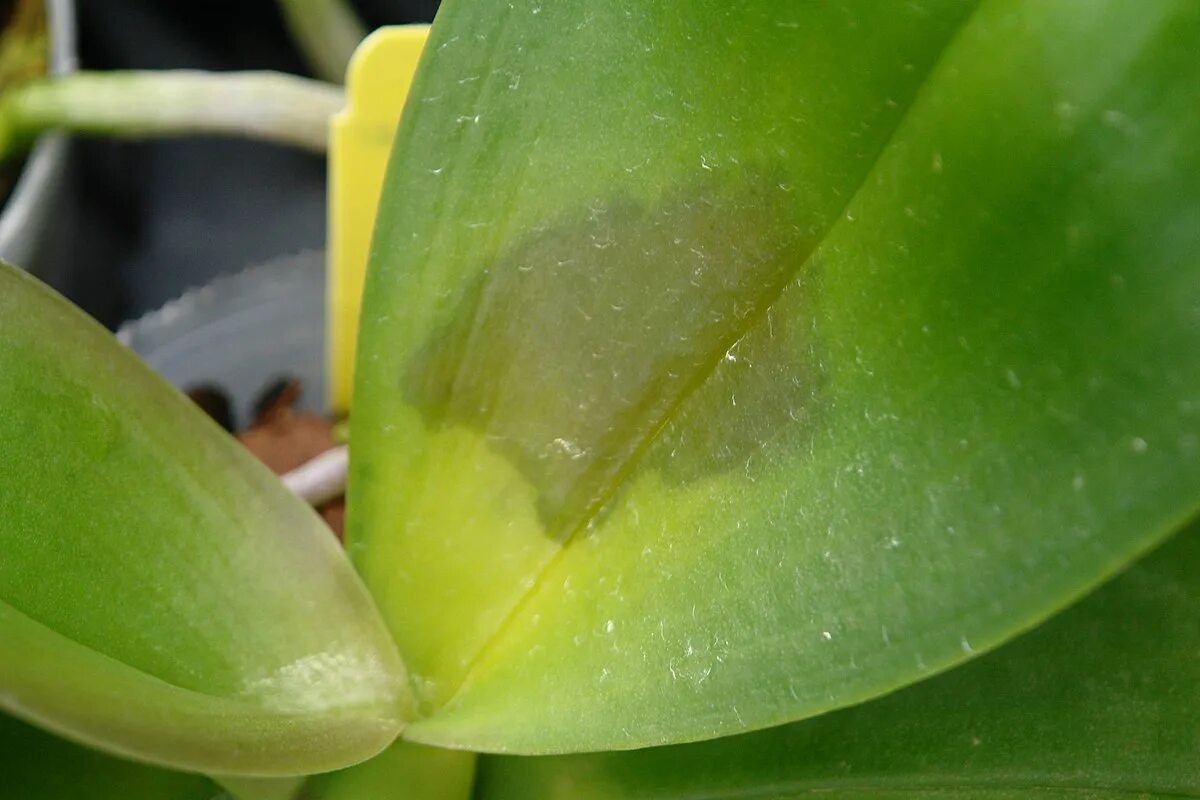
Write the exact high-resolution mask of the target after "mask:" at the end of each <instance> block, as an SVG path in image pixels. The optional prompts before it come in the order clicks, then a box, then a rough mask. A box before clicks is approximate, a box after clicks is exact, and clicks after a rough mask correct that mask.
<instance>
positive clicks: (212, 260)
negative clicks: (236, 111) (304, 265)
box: [47, 0, 437, 327]
mask: <svg viewBox="0 0 1200 800" xmlns="http://www.w3.org/2000/svg"><path fill="white" fill-rule="evenodd" d="M355 5H356V7H357V9H358V11H359V13H360V15H361V16H362V18H363V20H364V22H366V23H367V25H368V27H372V28H373V27H377V26H379V25H384V24H389V23H404V22H428V21H430V20H432V19H433V14H434V11H435V10H436V8H437V2H436V0H359V1H358V2H356V3H355ZM77 10H78V15H79V48H80V59H81V66H82V67H83V68H84V69H168V68H195V69H209V70H235V69H277V70H283V71H286V72H292V73H296V74H306V70H305V67H304V63H303V61H302V59H301V57H300V55H299V54H298V53H297V52H296V50H295V48H294V47H293V45H292V43H291V41H290V40H289V38H288V36H287V33H286V31H285V29H284V27H283V23H282V21H281V19H280V16H279V12H278V9H277V7H276V5H275V3H274V2H273V0H204V1H203V2H163V0H78V3H77ZM68 175H69V177H68V180H67V186H66V187H65V192H64V195H65V197H64V204H63V206H64V207H63V209H62V212H61V214H60V219H59V220H58V225H57V226H56V231H55V236H54V238H53V240H52V243H51V250H50V252H49V253H48V254H47V255H48V260H49V262H50V264H49V269H48V270H47V274H48V275H51V276H53V279H52V283H55V284H56V285H57V288H59V289H60V291H63V292H64V293H65V294H67V295H68V296H69V297H71V299H73V300H74V301H75V302H76V303H78V304H80V305H81V306H83V307H84V308H85V309H86V310H87V311H88V312H89V313H91V314H93V315H94V316H96V317H97V318H98V319H99V320H100V321H101V322H103V323H104V324H106V325H108V326H109V327H116V326H117V325H119V324H120V323H121V322H122V321H124V320H126V319H130V318H134V317H137V316H140V315H141V314H143V313H145V312H146V311H149V310H153V309H155V308H157V307H159V306H161V305H162V304H163V303H164V302H166V301H168V300H171V299H173V298H174V297H177V296H178V295H179V294H180V293H182V292H183V291H184V290H186V289H187V288H189V287H192V286H198V285H203V284H204V283H207V282H208V281H209V280H211V279H212V278H213V277H215V276H216V275H219V274H222V273H227V272H233V271H237V270H239V269H242V268H244V267H246V266H250V265H252V264H255V263H258V262H261V261H263V260H266V259H270V258H272V257H275V256H280V255H286V254H291V253H296V252H299V251H302V250H311V249H314V248H323V247H324V243H325V161H324V159H323V158H318V157H316V156H313V155H309V154H305V153H300V152H296V151H294V150H288V149H285V148H282V147H276V146H272V145H266V144H259V143H255V142H245V141H236V140H222V139H175V140H160V141H144V142H114V141H101V140H90V141H84V140H77V141H76V142H75V143H74V145H73V151H72V161H71V164H70V169H69V172H68Z"/></svg>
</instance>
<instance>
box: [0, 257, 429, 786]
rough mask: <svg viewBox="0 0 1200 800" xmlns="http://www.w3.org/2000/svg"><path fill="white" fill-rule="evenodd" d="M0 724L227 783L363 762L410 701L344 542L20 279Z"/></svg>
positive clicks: (2, 343) (11, 329)
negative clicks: (225, 778)
mask: <svg viewBox="0 0 1200 800" xmlns="http://www.w3.org/2000/svg"><path fill="white" fill-rule="evenodd" d="M0 453H3V456H4V457H3V459H0V509H2V510H3V513H2V515H0V552H2V553H3V557H0V708H3V709H6V710H7V711H9V712H11V713H13V714H15V715H17V716H20V717H23V718H25V719H27V720H31V721H35V722H37V723H39V724H41V725H44V726H46V727H48V728H51V729H53V730H55V731H58V732H60V733H62V734H64V735H67V736H69V737H71V738H75V739H80V740H83V741H86V742H90V743H94V744H95V745H96V746H99V747H103V748H105V749H109V750H112V751H114V752H117V753H122V754H126V755H129V756H133V757H136V758H139V759H145V760H148V761H152V762H156V763H160V764H166V765H171V766H176V767H180V768H183V769H192V770H197V771H205V772H212V773H219V774H231V775H232V774H258V775H280V774H295V773H306V772H313V771H319V770H321V769H331V768H335V767H338V766H345V765H347V764H351V763H354V762H355V761H359V760H361V759H363V758H366V757H368V756H370V755H372V754H373V753H375V752H378V751H379V750H380V749H382V748H383V747H384V746H386V745H387V744H388V742H389V741H391V739H392V738H393V737H394V736H395V735H396V733H397V732H398V730H399V729H400V727H401V721H400V719H401V715H403V714H404V713H405V708H406V703H407V695H406V694H405V677H404V672H403V668H402V665H401V663H400V661H399V658H398V656H397V654H396V652H395V649H394V646H393V645H392V643H391V642H390V641H389V639H388V635H387V632H386V630H385V628H384V626H383V625H382V623H381V621H380V619H379V616H378V612H377V611H376V610H375V608H374V606H373V604H372V602H371V600H370V597H369V596H368V595H367V593H366V592H365V590H364V588H363V586H362V584H361V583H360V582H359V580H358V579H357V577H356V576H355V575H354V573H353V570H352V569H351V567H350V565H349V563H348V561H347V560H346V559H345V558H344V556H343V555H342V553H341V552H340V551H339V548H338V546H337V543H336V541H335V540H334V539H333V537H331V536H330V535H329V532H328V530H327V529H326V528H324V527H323V525H322V523H321V521H320V520H319V518H317V516H316V515H315V514H313V512H312V511H311V509H309V508H307V507H306V506H305V505H304V504H303V503H302V502H300V501H299V500H297V499H296V498H294V497H293V496H291V495H290V494H289V493H288V492H287V491H286V490H285V489H284V488H283V487H282V485H281V484H280V483H279V481H278V479H276V478H275V477H274V476H272V475H271V474H270V473H269V472H268V471H267V470H266V469H265V468H263V467H262V466H261V465H259V464H258V463H257V462H255V461H254V460H253V459H252V458H251V457H250V456H249V455H248V454H246V453H245V451H244V450H243V449H242V448H240V447H239V446H238V445H237V444H236V443H235V442H234V441H233V440H232V439H230V438H229V437H228V436H227V435H226V434H224V433H223V432H221V431H220V430H219V429H217V428H216V426H215V425H213V424H212V423H211V421H210V420H208V418H207V417H205V416H204V414H203V413H201V412H200V411H199V410H198V409H196V408H195V407H194V406H193V405H192V404H191V403H190V402H188V401H186V400H185V399H184V398H183V397H182V396H181V395H180V394H179V393H178V392H177V391H175V390H174V389H172V388H171V387H170V386H168V385H167V384H166V383H165V382H164V381H163V380H162V379H160V378H158V377H157V376H155V375H154V374H153V373H152V372H151V371H150V370H149V369H148V368H147V367H145V366H144V365H142V364H141V363H140V362H138V361H137V359H136V358H135V357H134V356H133V355H132V354H131V353H129V352H128V351H127V350H126V349H125V348H123V347H121V346H120V345H119V344H117V343H116V341H115V340H113V338H112V337H111V336H110V335H109V334H108V333H107V332H106V331H104V330H103V329H102V328H100V327H99V326H98V325H96V324H95V323H94V322H92V321H91V320H89V319H87V318H86V317H85V316H84V315H83V314H82V313H81V312H79V311H78V310H77V309H75V308H73V307H71V306H70V305H69V304H68V303H67V302H66V301H64V300H63V299H62V298H60V297H58V296H56V295H54V294H53V293H51V292H50V291H49V290H48V289H46V288H45V287H43V286H42V285H41V284H39V283H38V282H37V281H35V280H34V279H32V278H30V277H28V276H26V275H25V274H23V273H21V272H19V271H17V270H14V269H13V268H11V267H8V266H5V265H0Z"/></svg>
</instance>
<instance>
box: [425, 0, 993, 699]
mask: <svg viewBox="0 0 1200 800" xmlns="http://www.w3.org/2000/svg"><path fill="white" fill-rule="evenodd" d="M989 2H991V0H975V2H974V4H973V5H972V6H971V9H970V11H968V12H967V13H966V15H965V16H964V17H963V18H962V21H961V22H960V23H959V24H958V26H957V27H956V28H955V29H954V31H953V33H951V34H950V35H949V36H948V37H947V38H946V40H945V43H944V44H943V45H942V48H941V50H940V51H939V52H938V54H937V56H936V57H935V58H934V59H933V60H932V61H931V62H930V63H929V68H928V69H927V70H926V71H925V74H924V75H923V76H922V78H921V81H920V83H919V84H917V86H916V88H915V89H914V90H913V91H912V93H911V94H910V96H909V99H908V102H907V103H906V104H905V106H904V109H903V111H902V112H901V113H900V114H899V115H897V117H896V121H895V123H894V125H893V126H892V129H891V130H890V131H889V132H888V135H887V137H886V138H885V139H884V140H883V142H882V143H881V144H880V146H879V148H878V150H877V151H876V152H875V154H874V157H873V158H872V159H871V162H870V164H869V165H868V166H867V167H866V168H865V169H864V170H863V172H862V176H861V178H860V179H859V181H858V184H857V185H856V186H855V187H854V191H853V192H851V193H850V194H849V195H848V198H847V200H846V202H845V203H844V204H843V205H842V207H841V208H840V209H839V210H838V212H837V213H836V214H835V215H834V216H833V217H832V220H833V222H832V223H831V224H830V225H829V227H828V228H827V229H826V230H825V232H824V234H822V235H821V237H820V238H819V239H817V240H816V241H815V242H814V243H813V245H812V247H811V248H810V249H809V251H808V253H807V255H806V256H804V258H803V259H802V260H800V261H799V262H798V263H797V264H796V267H795V269H793V270H790V271H786V272H785V273H784V274H783V276H782V278H781V279H780V280H779V281H778V282H777V283H776V284H775V285H774V286H771V287H769V288H768V289H767V290H766V291H764V292H763V297H764V301H763V302H762V303H760V304H759V305H758V306H757V307H756V308H755V309H754V311H753V312H752V313H750V314H747V315H746V316H745V317H744V318H743V319H742V320H740V322H741V323H742V324H741V325H740V326H739V327H737V328H735V329H734V330H733V331H732V332H731V334H730V335H729V336H727V337H725V338H722V339H721V340H719V343H718V346H717V347H714V348H713V349H712V350H711V351H710V352H709V354H708V358H707V359H706V361H705V363H706V365H707V366H706V368H703V369H698V370H696V372H695V375H694V377H693V378H692V379H691V380H690V381H688V382H687V383H686V384H684V385H683V387H682V388H681V390H680V391H679V393H678V394H677V396H676V398H675V399H674V400H673V401H671V402H670V403H669V404H667V406H666V408H665V409H664V411H663V413H662V415H661V417H660V418H659V420H658V421H657V422H656V423H655V424H653V425H651V426H648V429H647V433H646V434H644V435H643V437H642V440H641V441H640V442H639V443H638V445H637V446H636V447H635V448H634V449H632V450H631V451H630V455H629V456H628V457H627V458H626V459H625V460H624V462H622V463H621V465H620V466H619V467H618V468H617V469H615V470H614V471H613V474H612V478H611V479H610V480H609V481H608V483H607V484H606V485H605V486H604V488H603V489H602V490H601V491H600V492H597V494H596V497H595V499H594V500H593V501H592V502H591V503H590V504H589V505H588V506H586V507H585V509H584V510H583V511H582V513H580V515H579V519H578V522H577V523H576V524H575V525H574V526H572V527H571V528H570V530H569V532H568V533H567V535H566V536H564V537H563V539H562V545H561V547H560V548H559V549H558V550H557V551H556V552H555V553H554V554H553V555H552V556H551V557H550V558H548V559H547V560H546V561H545V563H543V564H542V565H541V567H540V568H539V570H538V572H537V573H536V575H535V577H534V578H533V580H531V581H529V582H528V584H527V586H528V588H526V589H525V590H524V591H523V592H522V593H521V595H520V596H519V597H518V598H517V600H516V601H515V602H514V603H513V604H512V606H511V608H510V609H509V610H508V612H507V613H506V614H505V615H504V617H503V618H502V619H501V621H500V622H499V624H498V625H497V626H496V628H495V629H494V630H493V631H492V633H491V634H490V635H488V636H487V637H486V638H485V639H484V641H483V643H482V644H481V645H480V646H479V648H478V649H477V650H476V651H475V653H474V654H473V655H472V656H471V658H470V660H469V661H468V662H467V665H466V668H465V669H464V670H463V672H462V678H461V680H460V681H459V683H458V685H457V686H456V687H455V688H454V691H453V693H451V694H450V695H449V696H448V697H447V699H446V700H445V701H443V702H442V703H441V704H439V705H438V706H435V707H434V708H433V709H432V710H430V711H429V712H428V713H425V714H420V715H419V716H418V719H428V718H431V717H435V716H436V715H437V713H438V710H439V709H440V708H444V707H447V706H451V705H453V704H454V702H455V701H456V700H457V698H458V696H459V695H460V694H461V693H462V690H463V688H464V687H466V686H468V685H470V683H471V680H472V678H473V677H474V674H475V671H476V668H477V667H478V666H479V663H480V662H481V661H482V660H483V657H484V655H485V654H486V653H487V652H488V651H489V650H491V649H492V647H493V646H494V645H495V643H496V642H498V641H500V640H502V639H503V638H504V637H505V635H506V633H507V631H508V629H509V628H510V627H511V626H512V625H513V622H514V621H515V620H516V619H517V618H518V617H519V616H520V615H521V612H522V611H523V610H524V608H525V607H526V606H527V605H528V604H529V602H530V600H531V598H533V596H534V595H536V594H537V592H538V590H539V588H540V587H541V585H542V583H543V578H544V577H545V575H546V574H547V573H548V572H550V571H551V570H552V569H553V568H554V566H555V565H556V564H557V563H558V562H559V561H560V560H561V559H562V558H563V557H564V556H565V554H566V551H567V549H568V548H569V547H570V546H571V544H572V543H573V542H574V541H575V540H576V538H577V536H578V534H579V533H580V532H581V531H583V530H586V529H587V527H588V526H589V525H590V524H591V522H592V520H594V519H595V518H596V515H597V514H598V513H599V512H600V511H601V509H603V508H604V506H605V504H607V503H608V502H609V500H610V499H611V498H612V497H613V495H614V494H616V492H617V490H618V489H619V488H620V487H621V485H622V484H623V483H624V482H625V480H626V478H627V477H628V476H629V475H630V473H632V472H633V470H634V469H635V467H636V466H637V464H638V462H639V461H640V460H641V458H642V457H643V456H644V455H645V453H646V451H647V450H649V448H650V446H651V445H652V444H653V443H654V441H655V440H656V439H657V438H658V436H659V435H660V434H661V433H662V431H663V430H664V429H665V428H666V427H667V425H669V424H670V422H671V421H672V420H673V419H674V418H675V416H676V415H677V413H678V412H679V410H680V409H681V408H682V407H683V406H684V405H686V404H687V402H688V400H689V399H690V398H691V397H692V396H693V395H694V394H695V393H696V392H697V391H699V389H700V388H701V387H702V386H704V384H705V383H707V381H708V379H709V378H710V377H711V376H712V374H713V373H714V372H715V371H716V369H717V367H718V366H720V363H721V359H722V358H723V356H724V355H725V353H726V352H728V351H729V349H730V348H731V347H733V346H734V345H736V344H737V342H739V341H740V340H741V339H743V338H744V337H745V336H746V335H747V334H748V333H749V332H750V331H752V330H754V329H755V328H756V327H757V326H758V325H759V324H760V323H761V321H762V320H764V319H765V318H766V316H767V312H768V311H770V309H771V308H772V307H774V305H775V303H776V302H777V301H778V300H779V298H780V297H781V296H782V295H783V293H784V292H785V291H786V289H787V287H788V285H789V284H790V283H791V282H792V280H793V278H794V277H795V276H796V275H797V274H798V273H800V272H801V271H802V270H803V269H804V268H805V267H806V266H807V265H808V264H809V263H810V262H811V261H812V259H813V256H814V255H815V254H816V253H818V252H820V251H821V249H822V247H823V246H824V244H825V242H826V241H827V240H828V239H829V238H830V237H831V236H832V235H833V233H834V232H835V231H837V230H839V229H840V227H841V225H842V224H844V222H845V218H846V212H847V210H848V209H850V208H851V207H852V206H853V205H854V202H855V200H856V199H857V198H858V197H859V195H860V194H861V193H862V190H863V188H864V187H866V186H867V185H868V183H869V182H870V178H871V176H872V175H873V174H874V173H875V170H876V168H877V167H878V166H879V162H880V160H881V158H882V157H883V154H884V153H886V152H887V151H888V149H889V148H890V147H891V144H892V142H893V141H894V140H895V137H896V134H897V132H898V131H900V130H901V129H902V128H903V127H904V125H905V122H906V121H907V120H908V117H909V114H910V113H911V111H912V109H913V108H914V107H915V106H916V105H917V103H918V101H919V99H920V98H921V96H922V95H923V94H924V93H925V92H926V91H927V89H928V86H929V83H930V79H931V77H932V76H933V75H934V74H935V73H937V72H938V70H939V68H940V67H941V65H942V62H943V61H944V60H945V57H946V54H947V53H948V52H950V50H951V49H953V47H954V45H955V43H956V42H957V41H958V40H959V39H960V38H961V36H962V34H963V32H964V31H965V30H966V29H967V28H969V27H970V25H971V22H972V21H973V20H974V19H975V17H976V16H977V15H978V13H979V10H980V8H982V7H983V6H984V5H986V4H987V3H989Z"/></svg>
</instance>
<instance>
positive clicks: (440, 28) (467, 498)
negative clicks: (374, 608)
mask: <svg viewBox="0 0 1200 800" xmlns="http://www.w3.org/2000/svg"><path fill="white" fill-rule="evenodd" d="M1198 46H1200V6H1198V5H1197V4H1195V3H1193V2H1190V0H1179V1H1178V2H1171V1H1169V0H1151V1H1150V2H1146V1H1145V0H1110V1H1109V2H1103V3H1100V4H1099V5H1097V4H1096V3H1094V2H1056V3H1043V2H1039V1H1036V0H1026V1H1025V2H1012V1H1011V0H984V2H981V3H967V2H950V1H947V2H925V3H886V4H880V3H876V2H866V0H864V1H863V2H851V1H847V2H839V3H805V4H782V5H781V4H780V3H777V2H768V0H746V1H745V2H740V3H733V4H730V3H716V2H711V3H710V2H701V3H686V4H676V3H648V4H635V5H632V6H631V5H630V4H628V3H617V2H595V1H594V0H590V1H589V2H583V0H573V1H567V0H564V1H563V2H556V3H540V2H532V1H531V0H530V1H526V2H522V0H517V1H516V2H507V1H506V2H450V3H448V4H447V5H446V6H445V7H444V8H443V10H442V12H441V16H440V18H439V23H438V25H436V26H435V30H434V32H433V39H432V40H431V42H430V44H429V46H428V49H427V54H428V58H427V60H426V63H425V64H424V65H423V67H422V71H421V73H420V74H419V76H418V79H417V82H416V84H415V85H414V88H413V90H412V94H411V95H410V102H409V105H408V107H407V108H406V111H405V118H404V122H403V124H402V126H401V131H400V133H399V135H398V139H397V145H396V148H397V149H396V157H395V158H394V159H393V161H392V165H391V168H390V175H389V177H388V182H387V187H388V188H386V189H385V195H384V198H383V202H382V206H381V216H380V220H379V223H378V227H377V230H376V239H375V246H374V254H373V262H372V265H371V275H370V277H369V279H368V295H367V298H366V301H365V316H364V320H363V329H362V330H363V337H362V342H363V344H362V349H361V351H360V362H359V365H358V376H359V384H358V387H357V390H356V398H357V400H356V402H357V403H358V405H357V407H356V410H355V424H354V434H353V436H354V441H353V451H354V454H355V457H354V460H355V464H354V466H353V474H352V478H351V492H352V500H351V521H350V532H349V537H350V541H351V548H352V553H353V555H354V558H355V560H356V563H357V564H358V566H359V567H360V570H361V571H362V573H363V575H364V577H365V579H366V581H367V583H368V585H369V586H370V588H371V590H372V592H373V594H375V596H376V597H377V598H378V599H379V600H380V602H381V605H382V607H383V610H384V613H385V616H386V617H387V618H388V622H389V625H390V627H391V629H392V631H393V633H394V635H395V636H396V638H397V640H398V642H399V644H400V647H401V650H402V652H403V653H404V655H405V658H406V660H407V662H408V664H409V667H410V668H411V670H412V672H413V674H414V687H415V689H416V691H417V693H418V695H419V699H420V700H421V702H422V712H423V713H424V714H425V715H426V718H424V719H422V720H419V721H418V722H417V723H415V724H414V725H413V726H412V727H410V728H409V729H408V732H407V733H406V736H410V737H412V738H414V739H416V740H419V741H425V742H429V743H434V744H444V745H453V746H461V747H469V748H473V749H482V750H497V751H510V752H524V753H539V752H561V751H570V750H595V749H607V748H623V747H635V746H644V745H653V744H662V743H669V742H677V741H684V740H692V739H700V738H706V737H713V736H717V735H723V734H729V733H734V732H737V731H742V730H748V729H753V728H760V727H764V726H768V725H773V724H778V723H782V722H787V721H790V720H795V719H798V718H801V717H804V716H807V715H811V714H816V713H819V712H823V711H827V710H830V709H834V708H837V707H840V706H845V705H848V704H852V703H855V702H859V701H861V700H864V699H867V698H870V697H873V696H876V695H879V694H883V693H886V692H888V691H890V690H892V689H894V688H896V687H898V686H902V685H904V684H906V683H910V682H912V681H915V680H918V679H920V678H922V677H925V676H928V675H930V674H932V673H935V672H937V671H939V670H942V669H945V668H947V667H949V666H951V665H953V664H956V663H958V662H960V661H962V660H964V659H967V658H969V657H970V656H972V655H973V654H975V653H978V652H981V651H983V650H985V649H988V648H990V647H993V646H995V645H996V644H998V643H1000V642H1002V641H1004V640H1005V639H1007V638H1008V637H1010V636H1012V635H1014V634H1015V633H1017V632H1019V631H1021V630H1023V629H1025V628H1028V627H1029V626H1031V625H1033V624H1035V623H1036V622H1038V621H1039V620H1041V619H1043V618H1045V617H1046V616H1048V615H1049V614H1050V613H1052V612H1053V611H1054V610H1055V609H1057V608H1060V607H1062V606H1063V605H1064V604H1066V603H1067V602H1068V601H1070V600H1071V599H1073V598H1075V597H1078V596H1079V595H1080V594H1081V593H1083V592H1085V591H1086V590H1087V589H1089V588H1090V587H1092V586H1094V585H1096V584H1097V583H1098V582H1099V581H1101V580H1103V579H1104V578H1105V577H1106V576H1108V575H1110V574H1111V573H1112V572H1113V571H1114V570H1116V569H1117V568H1118V567H1120V566H1121V565H1122V564H1124V563H1126V562H1127V561H1128V560H1129V559H1131V558H1132V557H1134V556H1135V555H1136V554H1138V553H1140V552H1142V551H1144V550H1145V549H1146V548H1148V547H1149V546H1151V545H1152V544H1153V543H1155V542H1156V541H1158V540H1160V539H1161V538H1162V537H1163V536H1165V535H1166V534H1167V533H1168V532H1169V531H1170V530H1171V529H1172V528H1173V527H1176V526H1178V525H1179V524H1180V523H1181V522H1182V521H1183V520H1185V519H1186V518H1187V517H1188V516H1189V515H1191V514H1192V513H1193V512H1194V511H1195V510H1196V508H1197V504H1198V502H1200V489H1198V488H1197V487H1200V459H1198V458H1197V457H1196V451H1197V446H1198V444H1200V442H1198V440H1197V438H1196V436H1195V435H1194V434H1192V433H1189V431H1192V430H1194V428H1195V424H1196V417H1195V414H1196V411H1197V409H1198V408H1200V407H1198V406H1197V405H1196V398H1197V397H1198V396H1200V362H1198V361H1197V359H1195V358H1194V354H1195V353H1197V352H1200V314H1198V312H1197V309H1198V308H1200V256H1197V253H1200V181H1197V179H1196V175H1197V174H1200V148H1197V146H1196V144H1195V143H1196V142H1197V141H1200V106H1198V105H1197V104H1196V103H1195V102H1194V99H1195V97H1197V96H1200V66H1198V64H1200V62H1197V61H1196V59H1195V58H1194V53H1195V51H1196V49H1197V47H1198Z"/></svg>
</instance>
